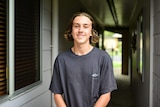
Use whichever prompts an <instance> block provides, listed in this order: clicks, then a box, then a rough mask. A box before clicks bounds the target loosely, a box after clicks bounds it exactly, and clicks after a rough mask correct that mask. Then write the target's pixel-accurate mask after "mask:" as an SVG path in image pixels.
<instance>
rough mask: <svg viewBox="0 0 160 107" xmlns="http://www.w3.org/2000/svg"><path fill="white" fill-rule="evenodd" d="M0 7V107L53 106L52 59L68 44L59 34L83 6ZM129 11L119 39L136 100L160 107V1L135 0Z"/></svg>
mask: <svg viewBox="0 0 160 107" xmlns="http://www.w3.org/2000/svg"><path fill="white" fill-rule="evenodd" d="M36 3H37V4H39V5H37V4H36ZM26 4H27V5H26ZM73 4H74V5H73ZM24 6H26V7H25V8H27V10H25V8H24ZM29 6H30V7H29ZM0 9H1V11H0V107H56V106H55V104H54V101H53V98H52V93H51V92H50V91H49V90H48V88H49V84H50V80H51V76H52V66H53V63H54V59H55V57H56V56H57V54H58V53H60V52H62V51H64V50H67V49H68V48H69V47H70V46H71V45H72V43H71V42H68V41H66V40H65V39H64V37H63V33H64V31H65V29H66V26H67V24H68V21H69V19H70V17H71V16H72V15H73V13H74V12H76V11H80V10H87V7H85V6H84V5H83V4H82V3H81V0H70V1H65V0H0ZM23 9H24V10H23ZM32 9H33V10H34V11H33V10H32ZM25 12H26V14H27V15H25ZM27 12H28V13H27ZM29 13H32V14H29ZM32 15H33V16H32ZM132 16H133V17H132V20H131V23H130V27H129V29H128V31H127V33H126V32H123V34H124V35H125V34H127V35H128V34H129V36H128V37H127V38H125V37H124V38H123V39H122V42H123V43H127V44H128V45H125V46H123V49H124V50H127V51H125V52H124V54H126V55H125V56H126V58H127V60H128V62H127V63H125V65H127V67H126V68H127V70H128V71H129V72H130V73H129V74H130V77H131V86H132V89H133V95H134V102H135V105H136V107H160V102H159V101H160V91H159V90H160V85H159V84H160V68H159V67H160V66H159V64H160V47H159V46H160V29H159V28H160V20H159V19H160V1H159V0H153V1H152V0H139V1H138V2H137V6H136V8H135V13H134V14H133V15H132ZM21 17H23V18H22V19H21ZM28 21H29V22H28ZM28 23H30V25H28ZM22 25H24V26H22ZM26 26H29V27H26ZM142 26H143V27H142ZM28 32H30V33H31V34H28ZM25 34H28V35H30V36H31V37H32V36H33V38H29V40H28V41H27V37H28V36H26V35H25ZM18 35H19V36H18ZM22 36H24V37H22ZM30 36H29V37H30ZM21 37H22V38H21ZM31 40H33V41H31ZM26 41H27V43H26ZM22 44H23V45H22ZM21 46H22V47H21ZM27 46H28V48H29V49H28V48H27ZM27 49H28V50H27ZM26 50H27V51H26ZM29 50H33V51H29ZM21 52H24V53H21ZM27 52H29V53H27ZM31 53H33V54H32V55H31ZM23 55H27V56H28V57H26V56H23ZM30 57H32V58H31V59H32V60H29V59H30ZM25 58H26V59H25ZM23 59H25V60H27V61H28V60H29V62H28V63H25V64H23V63H24V61H22V60H23ZM30 61H31V62H30ZM32 61H33V62H32ZM27 64H29V65H27ZM30 64H31V65H30ZM24 66H25V67H24ZM31 66H33V67H31ZM28 67H29V68H28ZM30 67H31V68H30ZM23 68H28V69H29V70H28V69H23ZM30 69H31V71H32V70H33V71H34V73H33V74H32V73H30V72H29V71H30ZM21 75H22V76H21ZM26 75H28V77H29V80H32V81H29V80H27V78H26V79H24V78H25V77H27V76H26ZM23 76H24V77H23ZM31 77H32V78H31ZM24 83H26V84H24ZM22 84H23V85H22Z"/></svg>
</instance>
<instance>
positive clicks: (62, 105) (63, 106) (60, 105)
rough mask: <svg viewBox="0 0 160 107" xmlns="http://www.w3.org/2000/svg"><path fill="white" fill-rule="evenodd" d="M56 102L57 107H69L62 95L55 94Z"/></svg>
mask: <svg viewBox="0 0 160 107" xmlns="http://www.w3.org/2000/svg"><path fill="white" fill-rule="evenodd" d="M54 100H55V103H56V106H57V107H67V106H66V104H65V102H64V99H63V97H62V95H61V94H54Z"/></svg>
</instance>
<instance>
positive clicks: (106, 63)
mask: <svg viewBox="0 0 160 107" xmlns="http://www.w3.org/2000/svg"><path fill="white" fill-rule="evenodd" d="M100 75H101V77H100V81H101V82H100V94H104V93H108V92H111V91H113V90H115V89H117V84H116V80H115V77H114V73H113V64H112V59H111V58H110V56H109V55H107V54H106V55H105V56H103V58H102V64H101V74H100Z"/></svg>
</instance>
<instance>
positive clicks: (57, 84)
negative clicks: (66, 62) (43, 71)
mask: <svg viewBox="0 0 160 107" xmlns="http://www.w3.org/2000/svg"><path fill="white" fill-rule="evenodd" d="M49 90H51V92H53V93H57V94H62V93H63V91H62V84H61V79H60V72H59V61H58V59H57V58H56V60H55V63H54V67H53V75H52V79H51V83H50V87H49Z"/></svg>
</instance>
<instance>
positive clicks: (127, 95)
mask: <svg viewBox="0 0 160 107" xmlns="http://www.w3.org/2000/svg"><path fill="white" fill-rule="evenodd" d="M114 74H115V78H116V80H117V85H118V90H116V91H113V92H112V98H111V101H110V103H109V105H108V107H134V105H133V104H134V103H133V100H132V93H131V88H130V78H129V76H128V75H122V74H121V69H115V70H114Z"/></svg>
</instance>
